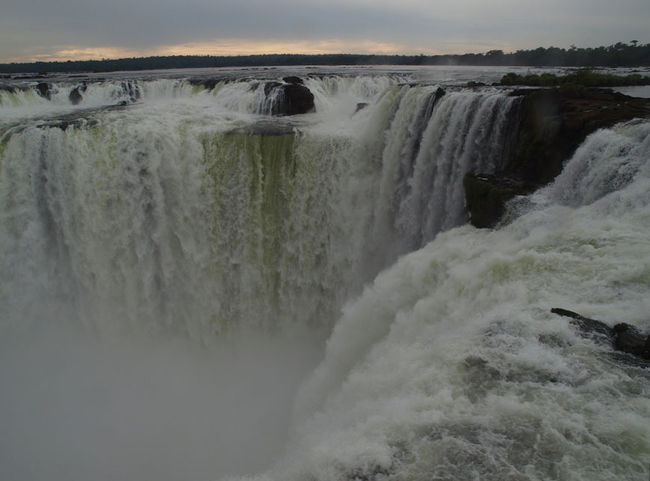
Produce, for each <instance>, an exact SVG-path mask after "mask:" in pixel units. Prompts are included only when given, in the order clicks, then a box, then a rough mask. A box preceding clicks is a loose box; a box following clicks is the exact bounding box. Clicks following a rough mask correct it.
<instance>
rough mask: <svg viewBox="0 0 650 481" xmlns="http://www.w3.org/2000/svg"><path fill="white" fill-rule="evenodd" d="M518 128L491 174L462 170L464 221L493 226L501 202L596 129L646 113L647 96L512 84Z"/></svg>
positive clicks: (556, 167)
mask: <svg viewBox="0 0 650 481" xmlns="http://www.w3.org/2000/svg"><path fill="white" fill-rule="evenodd" d="M511 95H513V96H516V97H519V98H520V99H521V101H520V102H519V106H518V109H517V110H518V112H517V113H516V115H517V116H518V119H517V120H518V122H517V125H518V129H517V132H516V133H513V134H514V135H513V136H512V137H511V144H510V145H509V146H507V154H506V156H505V159H504V164H503V167H502V169H501V170H500V171H499V172H496V173H495V174H491V175H486V174H480V173H473V174H467V176H466V177H465V179H464V187H465V200H466V205H467V210H468V213H469V216H470V223H471V224H472V225H474V226H476V227H493V226H494V225H495V224H496V223H497V222H498V221H499V219H500V218H501V216H502V215H503V213H504V204H505V202H506V201H508V200H509V199H511V198H513V197H514V196H516V195H524V194H529V193H530V192H532V191H534V190H536V189H537V188H539V187H541V186H543V185H545V184H547V183H549V182H551V181H552V180H553V179H554V178H555V177H556V176H557V175H558V174H559V173H560V171H561V170H562V164H563V162H564V161H565V160H567V159H568V158H570V157H571V155H572V154H573V152H574V151H575V150H576V149H577V148H578V146H579V145H580V144H581V143H582V142H583V141H584V140H585V138H586V137H587V135H589V134H590V133H592V132H594V131H595V130H597V129H600V128H605V127H611V126H612V125H614V124H616V123H618V122H623V121H626V120H631V119H633V118H637V117H648V116H650V99H641V98H634V97H628V96H626V95H623V94H621V93H617V92H614V91H612V90H609V89H598V88H581V87H569V88H566V87H563V88H550V89H518V90H515V91H513V92H512V94H511Z"/></svg>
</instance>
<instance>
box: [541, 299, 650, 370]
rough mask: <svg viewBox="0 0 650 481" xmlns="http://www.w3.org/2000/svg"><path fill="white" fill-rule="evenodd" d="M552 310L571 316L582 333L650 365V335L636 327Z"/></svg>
mask: <svg viewBox="0 0 650 481" xmlns="http://www.w3.org/2000/svg"><path fill="white" fill-rule="evenodd" d="M551 312H552V313H553V314H557V315H559V316H564V317H569V318H571V321H570V322H571V324H573V325H574V326H576V327H577V328H578V330H579V331H580V332H581V334H582V335H584V336H586V337H589V338H591V339H593V340H595V341H596V342H600V343H603V344H606V345H608V346H609V347H611V348H612V349H614V350H616V351H619V352H622V353H625V354H629V355H631V356H634V357H635V358H636V359H637V360H638V361H640V364H641V365H644V366H648V367H650V336H648V335H647V334H643V333H641V332H640V331H639V330H638V329H637V328H636V327H634V326H631V325H630V324H627V323H625V322H621V323H618V324H615V325H614V327H609V325H608V324H606V323H604V322H602V321H598V320H596V319H589V318H588V317H584V316H582V315H580V314H578V313H577V312H573V311H569V310H567V309H560V308H557V307H554V308H553V309H551Z"/></svg>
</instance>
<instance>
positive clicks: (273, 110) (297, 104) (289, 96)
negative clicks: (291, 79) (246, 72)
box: [264, 82, 315, 115]
mask: <svg viewBox="0 0 650 481" xmlns="http://www.w3.org/2000/svg"><path fill="white" fill-rule="evenodd" d="M264 94H265V95H266V99H267V102H266V107H265V109H266V110H267V113H270V114H271V115H298V114H306V113H309V112H313V111H314V110H315V106H314V94H312V93H311V91H310V90H309V89H308V88H307V87H305V86H304V85H300V84H281V83H278V82H268V83H266V84H265V85H264Z"/></svg>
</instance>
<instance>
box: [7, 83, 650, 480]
mask: <svg viewBox="0 0 650 481" xmlns="http://www.w3.org/2000/svg"><path fill="white" fill-rule="evenodd" d="M279 80H280V79H265V78H251V79H240V78H236V79H233V78H223V79H217V80H214V79H208V81H206V80H205V79H199V80H197V79H192V78H162V77H161V78H156V77H155V76H153V77H152V78H141V79H136V80H127V79H120V78H117V79H115V80H111V79H102V80H98V81H95V82H88V83H87V85H85V87H84V89H83V91H81V89H79V87H80V85H81V83H80V82H77V81H76V80H74V79H69V80H62V81H60V82H59V81H57V82H51V85H50V87H49V92H50V94H49V99H48V98H46V97H45V96H43V95H42V93H39V92H37V90H38V88H37V85H36V83H35V82H31V83H29V82H28V83H24V84H20V85H18V86H16V87H15V88H14V87H12V88H5V89H0V333H1V336H0V337H1V339H2V340H1V341H0V383H2V385H3V386H11V389H8V390H7V392H6V396H3V398H2V400H0V424H2V425H4V426H7V427H8V428H7V430H6V431H5V432H7V433H8V435H6V436H3V437H2V438H0V478H3V479H16V478H26V477H27V478H39V477H44V476H48V477H49V478H50V479H55V480H58V479H61V480H63V479H73V478H74V479H114V478H122V479H161V480H167V479H169V480H170V481H171V480H173V479H180V478H187V479H197V480H203V479H205V480H207V479H242V478H239V476H248V475H255V479H259V480H263V481H267V480H268V481H274V480H279V479H283V480H301V479H318V480H326V479H350V480H352V479H368V480H370V479H396V480H397V479H413V480H424V479H432V478H435V479H441V480H449V481H452V480H461V479H462V480H464V479H474V478H475V479H484V480H494V481H497V480H503V479H522V480H535V479H585V480H586V479H589V480H590V481H591V480H606V479H634V480H642V479H643V480H645V479H647V474H648V468H647V466H648V465H649V464H648V463H650V449H648V442H647V441H648V439H650V432H649V431H648V428H647V426H648V423H647V422H646V421H647V419H648V417H649V416H650V411H649V407H648V403H647V402H646V399H647V398H648V395H649V394H650V384H649V383H648V379H647V376H646V375H645V371H643V368H638V367H634V366H630V365H627V364H624V363H623V364H621V363H619V362H617V361H616V360H615V359H613V358H612V357H611V356H610V353H609V352H607V350H606V349H605V348H604V347H603V346H602V345H599V344H597V343H595V342H593V340H590V339H584V338H581V337H580V336H579V335H578V334H577V333H576V332H575V331H574V330H573V329H572V328H571V327H570V325H569V324H567V322H566V320H565V319H562V318H559V317H554V316H553V315H552V314H550V313H549V309H550V308H551V307H555V306H558V307H566V308H570V309H573V310H576V311H578V312H581V313H583V314H584V315H586V316H589V317H595V318H598V319H606V320H625V321H627V322H631V323H635V324H636V325H638V326H640V327H641V328H642V329H648V328H650V324H648V323H649V322H650V320H648V318H647V316H646V313H647V311H648V308H649V307H650V305H649V304H648V301H647V298H648V296H647V291H648V286H649V285H650V277H649V274H648V273H649V272H650V266H649V265H648V261H647V260H648V259H650V250H649V247H648V246H649V244H648V242H647V239H648V237H649V236H650V232H648V228H649V227H648V226H649V224H648V222H647V220H648V209H649V208H650V202H649V197H648V195H647V192H648V191H649V190H650V170H649V168H650V164H649V163H648V159H649V158H650V124H649V123H648V122H647V121H644V120H637V121H632V122H628V123H626V124H620V125H618V126H616V127H615V128H612V129H607V130H601V131H598V132H596V133H594V134H593V135H591V136H590V137H589V138H588V139H587V140H586V141H585V142H584V143H583V145H582V146H581V147H580V148H579V149H578V151H576V153H575V155H574V156H573V157H572V158H571V159H570V160H568V162H567V164H566V165H565V168H564V170H563V172H562V174H560V176H559V177H558V178H557V179H556V180H555V181H554V182H553V183H552V184H550V185H549V186H547V187H545V188H543V189H540V190H539V191H537V192H535V193H534V194H532V195H530V196H527V197H519V198H515V199H513V201H512V202H511V203H510V204H509V205H508V213H507V219H508V223H506V224H504V225H503V226H502V227H500V228H499V229H496V230H477V229H475V228H472V227H470V226H467V225H464V224H465V223H466V220H467V219H466V214H465V208H464V197H463V186H462V179H463V176H464V175H465V174H466V173H467V172H480V173H490V172H495V171H497V170H498V169H499V168H500V167H501V163H502V161H503V158H504V156H505V155H506V153H507V151H508V149H509V148H510V145H509V141H510V140H511V138H512V135H511V128H512V121H513V118H514V117H515V114H516V112H517V107H518V102H519V100H518V98H517V97H512V96H509V95H508V94H507V92H503V91H500V90H498V89H492V88H482V89H479V90H469V89H464V88H459V87H453V86H452V87H449V86H444V90H443V88H441V87H440V86H438V85H431V84H428V83H426V82H424V83H422V82H420V83H418V82H412V81H411V80H412V79H410V78H409V77H408V76H405V75H374V76H371V75H362V76H357V75H327V76H315V75H314V76H309V77H306V78H305V79H304V85H305V86H307V87H308V88H309V89H310V91H311V92H312V93H313V94H314V103H315V106H316V112H314V113H309V114H305V115H298V116H294V117H270V116H269V115H267V114H268V112H267V110H265V105H266V104H268V99H267V98H266V97H265V95H264V86H265V83H266V82H271V81H272V82H276V81H279ZM75 89H79V91H78V92H79V93H80V95H81V97H82V98H81V100H79V101H78V102H77V103H74V102H72V101H71V94H72V92H73V91H74V90H75ZM75 98H76V97H75ZM358 104H362V105H365V107H363V108H361V107H360V108H357V105H358ZM266 106H267V107H268V105H266ZM265 112H266V113H265ZM242 446H244V448H242ZM79 453H82V454H79ZM115 459H119V460H120V462H114V461H115ZM255 473H258V474H255ZM245 479H251V478H249V477H245Z"/></svg>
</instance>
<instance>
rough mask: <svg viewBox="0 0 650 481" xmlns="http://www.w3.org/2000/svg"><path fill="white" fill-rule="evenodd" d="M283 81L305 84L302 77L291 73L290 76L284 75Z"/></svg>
mask: <svg viewBox="0 0 650 481" xmlns="http://www.w3.org/2000/svg"><path fill="white" fill-rule="evenodd" d="M282 81H283V82H286V83H288V84H303V83H304V81H303V80H302V79H301V78H300V77H296V76H293V75H291V76H289V77H283V78H282Z"/></svg>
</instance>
